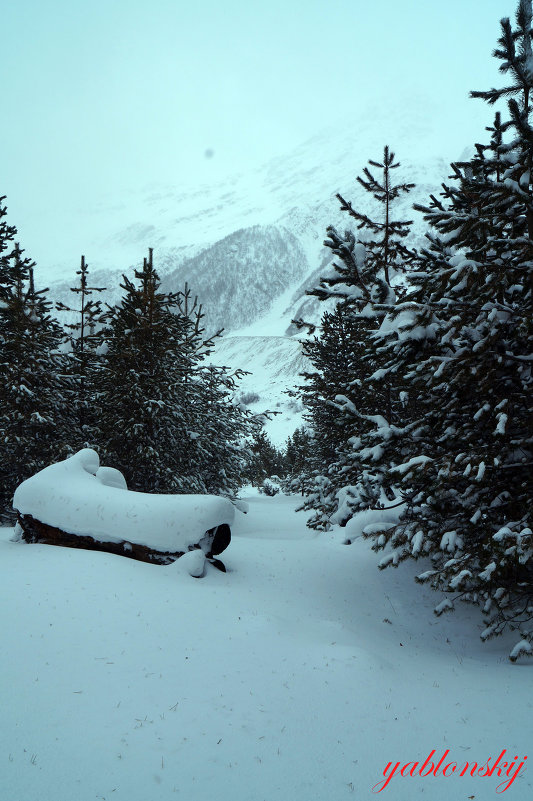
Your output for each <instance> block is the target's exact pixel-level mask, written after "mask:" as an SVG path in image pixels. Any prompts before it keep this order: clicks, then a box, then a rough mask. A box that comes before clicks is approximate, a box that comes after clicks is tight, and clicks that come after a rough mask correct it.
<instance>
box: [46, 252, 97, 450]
mask: <svg viewBox="0 0 533 801" xmlns="http://www.w3.org/2000/svg"><path fill="white" fill-rule="evenodd" d="M88 272H89V271H88V265H87V263H86V261H85V256H82V257H81V265H80V269H79V270H77V271H76V275H78V276H79V284H78V286H75V287H71V290H70V291H71V292H73V293H74V294H75V296H76V298H77V299H78V304H77V305H76V307H74V306H67V305H66V304H64V303H57V304H56V308H57V310H58V311H60V312H66V313H67V314H70V315H75V318H74V320H75V321H74V322H72V323H65V325H64V328H65V329H66V338H67V342H68V346H69V359H68V362H67V377H68V379H69V384H70V390H69V398H68V400H69V403H68V412H67V410H65V415H67V413H68V416H69V417H70V418H71V421H72V436H71V439H70V443H69V445H70V447H71V448H72V450H73V452H75V451H77V450H79V449H80V448H83V447H94V446H95V444H96V436H97V432H96V428H95V425H96V421H95V408H94V402H95V396H96V386H97V384H98V368H99V365H100V362H101V357H100V356H99V350H98V349H99V346H100V345H101V329H102V326H103V323H104V313H103V311H102V304H101V302H100V301H99V300H94V299H93V297H92V295H93V293H95V292H103V291H104V289H105V287H92V286H89V282H88Z"/></svg>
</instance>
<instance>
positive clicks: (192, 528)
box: [13, 448, 234, 553]
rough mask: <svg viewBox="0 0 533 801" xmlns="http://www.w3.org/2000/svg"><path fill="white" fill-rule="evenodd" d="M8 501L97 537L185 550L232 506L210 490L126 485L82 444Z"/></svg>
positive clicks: (230, 513) (229, 515)
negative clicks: (155, 491) (177, 491)
mask: <svg viewBox="0 0 533 801" xmlns="http://www.w3.org/2000/svg"><path fill="white" fill-rule="evenodd" d="M13 507H14V508H15V509H17V510H18V511H19V512H21V513H22V514H29V515H32V517H34V518H36V519H37V520H39V521H40V522H41V523H47V524H48V525H50V526H55V527H56V528H60V529H61V530H62V531H66V532H68V533H69V534H78V535H89V536H91V537H93V539H95V540H99V541H101V542H123V541H124V540H126V541H127V542H134V543H137V544H138V545H146V546H147V547H149V548H153V549H155V550H158V551H165V552H170V553H172V552H176V551H187V550H188V548H189V546H193V545H196V544H197V543H198V542H199V541H200V540H201V539H202V537H203V536H204V534H205V533H206V531H208V530H210V529H213V528H215V527H216V526H219V525H221V524H222V523H227V524H228V525H231V523H232V522H233V518H234V507H233V506H232V504H231V503H230V501H228V500H227V499H226V498H220V497H216V496H214V495H152V494H149V493H145V492H134V491H131V490H128V489H127V487H126V482H125V480H124V477H123V475H122V473H120V472H119V471H118V470H115V469H113V468H110V467H100V460H99V458H98V454H97V453H96V451H94V450H92V449H91V448H84V449H83V450H81V451H79V452H78V453H76V454H74V456H71V457H70V458H69V459H65V460H64V461H62V462H57V463H56V464H53V465H50V466H49V467H46V468H45V469H44V470H41V471H40V472H39V473H36V475H34V476H32V477H31V478H29V479H28V480H27V481H24V482H23V483H22V484H21V485H20V486H19V487H18V488H17V490H16V492H15V497H14V499H13Z"/></svg>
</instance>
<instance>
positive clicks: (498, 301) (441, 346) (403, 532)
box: [372, 0, 533, 659]
mask: <svg viewBox="0 0 533 801" xmlns="http://www.w3.org/2000/svg"><path fill="white" fill-rule="evenodd" d="M531 21H532V16H531V2H530V0H521V2H520V3H519V5H518V12H517V17H516V27H515V29H512V27H511V24H510V22H509V20H507V19H506V20H503V21H502V23H501V28H502V35H501V37H500V39H499V42H498V45H499V46H498V48H497V49H496V51H495V55H496V57H497V58H499V59H501V61H502V65H501V67H500V69H501V71H502V72H503V73H505V74H509V75H510V77H511V84H510V85H507V86H506V87H505V88H504V89H501V90H496V89H492V90H490V91H489V92H474V93H472V94H473V96H475V97H481V98H484V99H485V100H487V101H488V102H489V103H493V102H496V101H497V100H498V99H500V98H501V97H507V98H509V97H510V99H509V102H508V108H509V119H508V120H507V121H506V122H505V123H503V124H502V122H501V117H500V115H499V114H497V115H496V117H495V120H494V124H493V126H492V127H491V128H490V129H489V130H490V132H491V134H492V136H491V141H490V143H489V144H488V145H478V146H477V147H476V154H475V156H474V157H473V159H472V160H471V161H470V162H468V163H465V162H463V163H461V164H457V165H454V173H453V178H454V179H455V180H456V184H455V185H454V186H453V187H444V192H443V195H442V200H438V199H436V198H433V199H432V203H431V204H430V205H429V206H428V207H427V208H423V209H422V210H423V211H424V212H425V215H426V219H427V221H428V222H429V223H430V225H431V230H430V232H429V234H428V243H429V244H428V247H427V249H426V250H425V251H424V253H423V255H422V263H421V265H420V270H419V271H418V273H417V274H416V275H413V276H411V279H410V282H409V284H410V291H409V293H408V294H407V296H406V297H405V298H404V302H403V303H402V304H400V305H399V306H397V307H396V308H395V309H394V310H393V312H392V313H389V315H388V316H387V318H386V319H385V321H384V322H383V324H382V326H381V329H380V333H379V336H378V338H377V345H378V349H379V350H380V351H381V353H382V356H383V358H384V360H385V362H386V365H385V369H384V370H383V371H382V380H390V377H391V376H404V377H405V379H406V380H407V381H408V384H409V395H410V397H412V398H415V399H416V408H415V410H414V413H413V410H412V414H411V418H410V421H409V422H408V424H407V425H406V426H404V428H403V430H402V431H400V432H397V433H396V435H393V433H392V432H391V428H390V426H381V427H380V426H379V425H378V426H377V427H376V429H375V431H374V432H373V438H374V442H375V444H376V446H377V447H379V448H380V451H381V453H380V461H381V465H382V469H383V470H384V472H385V474H387V473H388V477H389V480H390V481H391V482H395V486H396V489H397V491H398V492H399V494H400V496H401V500H402V501H403V505H402V507H401V510H402V511H401V517H400V522H399V524H398V525H396V526H393V527H390V526H389V527H387V528H386V529H384V530H382V531H380V532H377V533H376V532H373V533H372V537H373V538H374V547H376V548H378V549H381V548H386V552H385V556H384V557H383V559H382V561H381V566H382V567H384V566H386V565H388V564H398V562H399V561H401V560H402V559H405V558H407V557H415V558H416V557H418V556H421V555H422V556H426V557H430V558H431V563H432V564H431V566H430V569H428V570H426V571H424V572H423V573H422V574H421V575H420V576H419V580H420V581H422V582H430V583H431V584H432V585H433V586H434V587H435V588H437V589H440V590H444V591H445V593H446V596H445V598H444V600H443V601H442V602H441V603H440V604H439V606H438V607H437V610H436V611H437V612H439V613H440V612H442V611H444V610H446V609H450V608H453V604H454V602H455V600H456V599H458V598H462V599H464V600H467V601H472V602H474V603H477V604H479V605H480V606H481V607H482V609H483V613H484V615H485V619H486V628H485V630H484V632H483V634H482V637H483V638H487V637H490V636H492V635H494V634H498V633H501V632H502V631H503V630H504V629H505V628H506V627H507V626H511V627H513V628H519V629H520V631H521V637H522V639H521V640H520V642H519V643H518V644H517V646H516V648H515V649H514V650H513V652H512V654H511V658H512V659H515V658H517V656H518V655H519V654H520V653H530V654H533V645H532V644H531V643H532V640H533V625H532V621H533V562H532V556H533V535H532V532H531V504H532V498H533V470H532V468H533V408H532V402H531V389H532V384H533V378H532V372H531V371H532V361H531V360H532V355H531V354H532V352H533V327H532V320H533V185H532V174H531V161H532V156H533V129H532V127H531V124H530V117H531V107H530V94H531V89H532V88H533V70H532V65H533V56H532V49H531ZM506 133H508V141H507V143H506V144H505V143H504V134H506Z"/></svg>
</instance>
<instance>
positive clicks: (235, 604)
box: [0, 492, 533, 801]
mask: <svg viewBox="0 0 533 801" xmlns="http://www.w3.org/2000/svg"><path fill="white" fill-rule="evenodd" d="M247 500H248V502H249V513H248V515H246V516H245V515H243V514H242V513H241V512H237V519H236V522H235V526H234V529H233V533H234V537H233V540H232V543H231V545H230V547H229V548H228V550H227V551H226V552H225V554H224V561H225V563H226V566H227V568H228V572H227V573H226V574H223V573H220V572H218V571H216V570H215V569H212V568H210V569H209V572H208V573H207V575H206V577H205V578H204V579H201V580H196V579H193V578H191V577H190V576H189V575H188V574H187V572H186V570H184V569H183V568H182V567H181V566H180V562H179V561H178V562H176V563H175V564H174V565H171V566H168V567H161V566H155V565H150V564H145V563H142V562H135V561H133V560H128V559H124V558H121V557H117V556H113V555H109V554H105V553H97V552H88V551H81V550H69V549H62V548H56V547H51V546H46V545H26V544H22V543H15V542H11V541H10V539H9V538H10V536H11V534H12V531H11V530H10V529H3V530H2V531H1V535H0V571H1V577H0V608H1V609H2V612H3V614H2V641H1V646H0V647H1V653H2V681H1V689H0V699H1V710H2V725H1V726H0V740H1V748H0V762H1V769H0V798H1V799H2V801H89V799H91V800H92V799H105V800H106V801H120V799H122V800H123V801H159V800H164V801H166V800H167V799H173V798H182V799H186V801H204V799H205V801H207V800H208V799H209V801H212V799H218V800H219V801H226V800H227V801H323V800H325V799H333V801H337V800H339V801H341V800H342V799H344V798H346V799H350V798H354V799H361V798H371V797H374V796H373V793H372V788H373V787H374V786H375V785H377V784H378V783H379V782H383V781H384V773H383V772H384V770H385V769H386V767H387V764H388V763H389V762H392V768H389V772H390V770H391V769H393V768H394V766H395V765H396V763H397V762H400V763H401V765H403V764H404V763H407V762H411V763H412V762H415V761H418V762H419V763H423V762H424V761H425V760H426V758H427V757H428V755H429V754H430V752H431V751H435V753H434V755H433V757H432V761H434V763H435V764H436V763H437V762H438V760H440V758H441V756H442V755H443V754H444V753H445V752H446V750H448V751H449V753H448V755H447V756H446V757H445V761H444V763H443V766H445V765H447V764H448V763H449V762H451V761H455V762H457V763H458V768H457V770H456V771H455V773H454V774H453V775H448V776H446V777H444V776H442V768H441V769H440V770H439V771H438V774H437V776H435V775H433V774H431V775H429V776H427V777H425V778H421V777H420V776H419V775H413V776H410V775H409V771H410V769H411V768H412V765H410V766H409V768H408V769H407V770H406V771H404V773H405V775H404V777H402V776H400V775H399V771H400V768H398V769H397V770H396V773H395V775H394V776H393V777H392V779H391V780H390V783H389V784H388V785H387V786H386V787H385V788H384V789H383V790H382V792H381V793H379V795H378V796H377V797H387V798H389V799H394V801H410V799H413V798H422V799H424V798H425V799H428V801H429V800H431V801H450V799H467V798H469V797H470V798H475V799H476V801H485V799H489V798H493V797H495V795H494V794H495V791H496V787H497V786H498V785H500V784H501V783H502V781H509V779H508V778H507V777H506V776H505V775H502V776H501V777H498V776H497V775H496V774H495V775H493V776H491V777H487V776H479V775H474V777H470V775H464V776H463V777H461V776H459V775H458V772H459V770H461V769H462V767H463V766H464V764H465V762H466V761H467V760H468V761H469V762H470V763H471V765H472V764H473V762H474V761H477V762H478V763H479V765H480V766H482V765H484V764H485V763H486V761H487V760H488V759H489V758H490V759H491V763H490V765H492V763H493V761H494V760H495V759H496V758H497V757H498V756H499V755H500V754H501V752H502V751H503V749H506V754H505V755H504V756H503V757H502V761H501V762H500V765H501V764H502V763H503V760H513V759H514V757H515V756H517V757H518V761H523V758H524V756H526V755H527V754H528V748H529V746H530V743H531V739H530V733H531V710H532V705H533V700H532V698H531V686H532V683H531V682H532V675H533V674H532V669H533V665H532V663H531V662H530V661H529V662H528V661H524V662H523V663H520V662H519V663H517V664H515V665H512V664H510V663H509V662H508V660H507V654H508V651H509V644H510V642H511V641H510V640H507V639H498V640H495V641H492V642H489V643H488V644H485V645H483V644H481V643H480V642H479V640H478V638H477V632H478V630H479V620H478V617H477V614H476V613H475V612H474V611H473V610H471V609H469V608H466V607H465V608H462V609H460V610H459V611H458V612H456V613H455V615H453V616H451V617H443V618H440V619H437V618H435V617H434V615H433V612H432V609H433V606H434V604H435V600H436V596H435V595H434V594H433V593H432V592H431V591H430V590H428V589H426V588H420V587H419V586H416V585H415V584H414V582H413V581H412V575H413V574H414V572H415V566H414V565H403V566H401V567H400V568H399V569H398V570H393V569H389V570H386V571H383V572H380V571H378V570H377V567H376V564H377V560H378V557H377V556H376V555H375V554H374V553H373V552H372V551H371V550H370V548H369V545H368V544H367V543H366V542H363V541H362V540H361V539H358V540H356V542H355V543H354V544H353V545H351V546H345V545H342V539H343V536H342V531H341V530H337V531H333V532H331V533H330V534H321V535H318V536H315V535H314V534H313V533H312V532H311V531H309V530H308V529H306V527H305V516H304V515H302V514H301V513H300V514H295V513H294V511H293V510H294V508H295V506H296V505H297V502H298V499H297V498H294V497H293V498H287V497H284V496H281V497H280V496H276V497H274V498H268V497H264V496H258V495H257V494H256V493H253V492H252V493H250V494H249V497H248V498H247ZM418 568H419V569H420V565H419V566H418ZM419 768H420V765H419V766H418V768H417V770H418V769H419ZM514 770H515V768H513V772H514ZM450 771H451V768H450V769H449V770H448V773H450ZM513 772H512V773H511V774H510V776H512V775H513ZM522 773H523V775H522V776H520V777H518V778H516V779H515V780H514V781H513V783H512V784H511V786H510V787H509V789H508V790H505V792H504V795H505V796H506V797H510V798H514V799H516V800H517V801H522V800H523V799H526V798H530V797H531V795H532V777H531V774H530V772H529V767H528V765H527V763H526V767H525V768H524V770H523V771H522ZM501 789H502V788H501V787H500V790H501ZM496 797H497V796H496Z"/></svg>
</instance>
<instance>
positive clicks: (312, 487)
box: [297, 146, 416, 529]
mask: <svg viewBox="0 0 533 801" xmlns="http://www.w3.org/2000/svg"><path fill="white" fill-rule="evenodd" d="M369 164H370V166H372V167H374V168H376V167H377V168H378V169H380V170H381V177H380V179H377V178H376V177H375V176H374V174H373V172H371V171H370V169H369V168H368V167H365V169H364V173H363V176H359V177H358V179H357V180H358V181H359V183H360V184H361V185H362V186H363V187H364V189H365V190H366V191H367V193H368V194H369V195H371V196H372V198H373V199H374V201H376V202H377V205H378V208H379V210H380V213H379V215H377V216H375V217H370V216H369V214H367V213H364V212H360V211H357V210H355V209H354V208H353V206H352V205H351V203H349V202H348V201H346V200H345V199H344V198H343V197H342V196H341V195H338V196H337V197H338V199H339V201H340V203H341V209H342V210H343V211H345V212H347V213H348V214H349V216H350V217H351V218H352V219H354V220H356V222H357V228H358V230H359V232H360V233H359V235H358V236H356V234H355V233H353V232H352V231H350V230H346V231H345V232H344V234H342V235H341V234H340V233H339V232H338V231H337V230H336V229H335V228H334V227H331V226H330V227H329V228H328V229H327V233H328V238H327V239H326V240H325V242H324V244H325V245H326V247H329V248H330V249H331V250H332V252H333V254H334V255H335V256H336V257H337V261H335V262H334V264H333V268H334V274H333V275H332V276H327V277H324V278H322V279H321V282H320V286H318V287H317V288H316V289H313V290H311V291H310V292H309V294H311V295H315V296H317V297H318V298H319V299H320V300H324V301H326V300H330V299H333V300H336V301H337V305H336V307H335V309H334V310H333V311H328V312H325V313H324V315H323V318H322V322H321V327H320V331H319V336H315V337H314V338H312V339H308V340H307V341H305V342H304V343H303V350H304V353H305V354H306V356H307V357H308V358H309V360H310V361H311V363H312V365H313V367H314V371H309V372H308V373H306V374H304V378H305V379H306V384H305V385H304V386H303V387H302V388H301V392H302V399H303V402H304V404H305V406H306V408H307V410H308V412H307V419H308V422H309V425H310V427H311V429H312V431H313V438H314V445H315V447H314V449H313V457H312V460H311V467H312V468H313V470H312V475H311V480H310V481H308V482H307V485H306V487H305V494H306V495H307V498H306V502H305V504H304V508H305V509H313V510H314V512H315V513H314V515H313V517H312V518H311V519H310V525H311V526H312V527H314V528H320V529H323V528H328V527H329V525H330V523H331V522H341V523H344V522H346V520H347V519H348V518H349V517H350V516H351V514H353V512H354V511H355V510H356V509H357V508H360V507H361V504H364V503H366V502H368V500H369V498H374V497H375V495H376V492H377V497H378V498H379V494H380V489H379V488H378V489H377V490H376V480H375V477H374V476H373V475H372V473H370V474H369V473H366V472H362V471H361V465H360V460H359V454H358V452H357V437H358V436H360V434H361V431H362V430H363V429H364V428H369V427H372V426H373V420H372V419H367V418H368V415H371V417H372V416H375V415H376V414H380V415H385V414H386V415H388V417H389V418H391V417H392V415H393V414H394V413H395V410H396V409H397V408H400V407H401V406H402V404H401V401H400V399H399V396H398V394H397V393H396V395H395V394H394V392H393V390H392V388H391V387H390V386H388V385H383V386H380V387H379V388H376V387H373V386H371V385H370V383H369V381H370V377H371V376H372V375H373V374H374V373H375V372H376V369H377V367H378V366H379V363H380V362H379V355H378V354H377V353H376V350H375V347H374V344H373V340H372V337H373V335H374V334H375V333H376V332H377V330H378V328H379V325H380V323H381V321H382V319H383V318H384V316H385V314H386V312H387V310H388V309H389V308H390V307H391V306H393V305H394V304H395V303H396V302H397V294H398V292H399V291H400V286H399V285H398V282H397V280H396V279H397V276H398V274H400V273H402V272H404V271H405V270H406V268H407V267H408V266H409V265H410V264H411V263H412V262H413V261H414V260H415V258H416V253H415V252H414V251H412V250H411V249H409V248H408V247H407V246H406V245H405V243H404V240H405V237H406V236H407V234H408V232H409V228H410V225H411V221H410V220H396V219H394V201H395V200H397V198H398V197H399V196H400V195H402V194H406V193H408V192H409V191H410V190H411V189H412V186H413V185H412V184H409V183H404V182H401V183H398V184H395V183H394V182H393V180H392V175H393V173H392V171H393V170H396V169H397V168H398V167H399V166H400V164H399V162H397V161H396V160H395V155H394V153H392V152H391V151H390V150H389V148H388V147H387V146H386V147H385V148H384V152H383V159H382V161H381V162H377V161H370V162H369ZM297 325H300V326H302V325H303V323H302V321H297ZM402 411H403V409H402ZM347 487H348V489H346V488H347ZM341 490H342V491H343V498H344V501H343V504H342V508H341V507H340V506H339V497H338V493H339V491H341Z"/></svg>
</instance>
